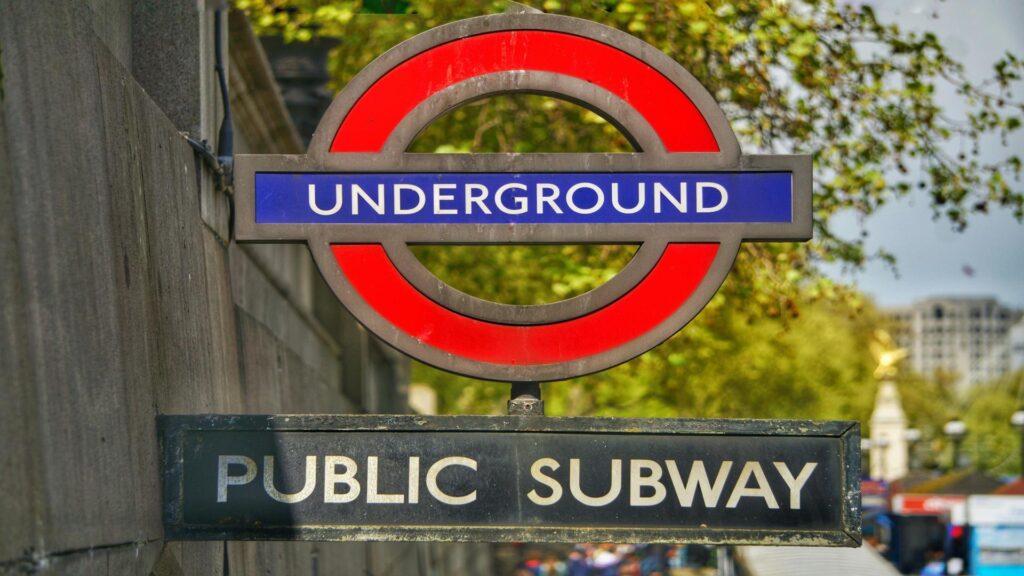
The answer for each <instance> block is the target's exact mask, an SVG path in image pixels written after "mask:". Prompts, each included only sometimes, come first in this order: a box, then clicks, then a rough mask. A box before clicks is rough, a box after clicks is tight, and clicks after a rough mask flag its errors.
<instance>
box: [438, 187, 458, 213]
mask: <svg viewBox="0 0 1024 576" xmlns="http://www.w3.org/2000/svg"><path fill="white" fill-rule="evenodd" d="M456 188H457V186H456V185H455V184H434V214H458V213H459V211H458V210H456V209H455V208H441V202H451V201H452V200H455V196H453V195H452V194H442V193H441V191H442V190H455V189H456Z"/></svg>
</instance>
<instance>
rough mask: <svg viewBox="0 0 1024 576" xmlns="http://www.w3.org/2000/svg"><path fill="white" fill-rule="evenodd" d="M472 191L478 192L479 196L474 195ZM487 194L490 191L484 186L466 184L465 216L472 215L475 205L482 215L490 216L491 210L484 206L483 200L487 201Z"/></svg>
mask: <svg viewBox="0 0 1024 576" xmlns="http://www.w3.org/2000/svg"><path fill="white" fill-rule="evenodd" d="M474 190H476V191H478V192H479V194H474V193H473V191H474ZM488 194H490V191H489V190H488V189H487V186H484V185H483V184H466V214H472V213H473V205H474V204H476V205H477V206H478V207H479V208H480V211H481V212H483V213H484V214H490V213H491V209H490V208H488V207H487V205H486V204H484V200H487V195H488Z"/></svg>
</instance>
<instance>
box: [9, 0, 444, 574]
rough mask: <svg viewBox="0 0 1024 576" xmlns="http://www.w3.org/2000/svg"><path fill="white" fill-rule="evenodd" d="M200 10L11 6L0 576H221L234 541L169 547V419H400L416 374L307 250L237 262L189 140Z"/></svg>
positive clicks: (208, 96) (296, 550) (412, 568)
mask: <svg viewBox="0 0 1024 576" xmlns="http://www.w3.org/2000/svg"><path fill="white" fill-rule="evenodd" d="M205 8H206V7H205V6H204V5H203V4H202V3H196V2H194V1H192V0H174V1H169V2H163V1H161V2H156V1H152V2H150V1H143V2H132V1H129V0H4V1H3V9H2V10H3V17H0V45H2V46H3V51H2V53H0V57H2V66H3V74H4V75H3V94H4V97H3V100H2V102H0V374H3V378H4V382H3V385H0V467H2V469H3V470H5V471H6V473H5V475H4V489H5V493H4V495H3V496H2V497H0V519H2V521H0V574H8V573H11V574H20V573H24V571H25V570H35V571H37V572H38V573H41V574H90V575H92V574H98V575H107V574H110V575H113V574H118V575H120V574H139V575H143V576H146V575H149V574H150V573H152V574H155V575H156V576H179V575H197V576H198V575H202V576H208V575H215V576H216V575H218V574H221V573H222V570H223V566H224V545H223V543H220V542H196V543H166V542H164V541H163V539H162V538H163V530H162V518H161V516H162V510H161V501H162V498H161V493H160V471H159V457H160V456H159V455H160V451H159V446H158V443H157V437H156V430H155V418H156V415H157V414H158V413H204V412H224V413H228V412H269V413H285V412H336V413H347V412H355V411H360V410H362V409H363V407H361V406H360V405H359V404H357V403H358V402H360V401H361V399H362V398H363V397H364V396H366V397H367V399H368V400H367V401H368V402H369V401H370V400H372V405H371V404H368V406H369V407H370V408H372V409H377V410H384V411H391V412H394V411H402V410H404V408H403V404H404V403H403V402H402V399H401V397H400V395H399V394H398V392H397V390H398V382H400V381H401V380H402V379H403V378H405V377H406V376H405V370H406V368H405V366H406V363H405V361H404V360H401V359H399V358H397V357H396V356H393V355H392V353H390V352H388V351H385V350H383V349H379V348H374V346H377V345H376V344H374V343H373V342H372V340H371V339H370V338H369V337H368V336H367V335H366V334H365V333H364V332H362V331H361V329H359V328H357V327H356V326H355V325H354V323H353V321H352V320H351V318H349V317H348V316H347V315H346V314H345V313H344V312H343V310H342V309H341V307H340V305H339V304H338V303H337V301H336V300H335V299H334V298H333V295H331V294H330V293H329V291H327V290H326V287H325V286H324V285H323V282H322V280H320V279H319V277H318V276H317V273H316V272H315V269H314V267H313V266H312V263H311V261H310V259H309V255H308V252H307V251H306V250H305V249H304V248H303V247H301V246H284V247H265V248H255V247H252V248H243V247H239V246H237V245H234V244H231V243H230V242H228V238H227V232H226V220H227V219H226V217H225V216H224V210H221V209H220V208H217V209H216V210H212V209H210V208H209V206H207V208H206V209H205V212H204V206H205V205H206V204H204V202H207V203H208V201H209V200H210V199H214V200H216V199H217V198H219V199H220V200H216V201H217V202H226V201H227V199H228V197H227V196H225V195H223V193H220V194H221V196H216V195H209V194H208V193H209V189H208V187H209V181H210V175H209V170H208V168H207V167H205V166H204V165H203V164H202V163H201V162H199V161H198V160H197V158H196V156H195V155H194V154H193V151H192V149H191V148H190V147H189V146H188V145H187V143H186V142H185V141H184V139H183V138H182V137H181V135H180V134H179V130H181V129H183V127H185V129H187V128H188V127H189V126H200V127H201V126H203V122H204V121H205V120H204V119H206V120H209V119H210V118H213V117H215V116H216V110H215V104H213V103H215V102H216V98H215V94H214V92H215V91H214V90H213V86H212V85H211V84H202V92H201V93H199V92H197V91H198V90H199V89H200V86H199V85H198V84H193V83H194V82H198V78H199V75H198V73H197V70H196V69H195V67H197V66H199V67H202V66H206V65H207V64H208V63H209V62H208V58H209V57H210V56H209V54H206V53H205V52H203V51H204V50H206V49H208V48H210V45H209V42H208V41H207V40H202V39H203V38H207V37H208V36H209V35H210V32H211V30H210V29H209V23H208V22H207V18H208V14H206V13H205ZM129 14H130V15H131V24H130V25H129V24H128V23H127V20H128V15H129ZM161 14H162V15H164V16H167V15H172V16H173V15H177V16H180V18H162V17H160V18H156V17H157V16H160V15H161ZM154 18H156V19H154ZM201 21H202V22H201ZM204 22H205V23H204ZM235 25H236V28H237V25H238V23H237V22H236V23H235ZM197 26H205V27H206V28H204V29H203V30H198V31H197V30H194V29H193V27H197ZM192 37H194V38H199V39H200V40H201V41H199V42H198V44H196V43H190V42H189V41H188V40H187V39H188V38H192ZM129 38H130V39H131V42H130V43H129V42H128V39H129ZM161 42H162V43H163V44H161ZM249 44H250V47H256V48H258V44H256V43H255V42H250V43H249ZM161 45H164V46H167V47H168V48H167V49H166V50H163V49H159V48H158V47H159V46H161ZM201 54H202V55H201ZM210 54H212V52H210ZM246 61H251V62H256V63H259V62H261V61H264V62H265V59H263V60H261V59H260V58H259V57H257V56H255V55H250V57H249V58H247V59H246ZM154 66H155V68H154ZM211 68H212V66H211ZM133 71H134V73H135V74H136V75H137V76H138V77H141V78H143V79H144V80H145V81H146V83H145V84H144V86H145V88H146V89H145V90H144V89H143V86H140V84H139V82H138V81H137V80H138V78H137V77H133ZM179 73H180V74H179ZM245 77H249V78H262V80H261V82H263V83H264V84H265V82H266V78H267V75H266V71H263V72H258V71H257V72H254V73H253V74H249V75H248V76H241V78H245ZM268 89H269V88H268V86H267V85H262V88H261V90H263V91H264V96H267V94H266V90H268ZM190 98H195V101H189V99H190ZM242 98H243V100H244V97H242ZM267 101H273V98H270V100H267ZM248 104H249V106H250V111H254V110H257V109H258V108H256V107H252V102H249V103H248ZM275 114H277V116H276V117H285V116H282V115H283V114H284V111H283V110H278V111H276V112H275ZM169 116H170V118H169ZM207 124H210V122H207ZM239 130H240V133H244V132H245V127H244V126H240V127H239ZM282 130H283V128H282V127H281V126H277V127H275V128H273V129H272V130H270V131H269V132H268V131H266V130H262V131H257V133H254V134H251V135H250V138H248V141H249V142H255V143H259V142H261V141H262V142H263V144H264V145H266V142H265V140H266V139H267V138H270V137H272V135H273V134H275V133H281V131H282ZM285 132H287V130H285ZM261 134H262V136H261ZM261 138H262V140H261ZM242 140H246V139H245V138H242ZM294 145H295V144H294V141H292V142H290V143H288V144H285V145H284V146H285V147H286V148H291V147H294ZM251 151H253V152H259V151H265V150H260V149H256V150H251ZM204 187H206V188H204ZM204 198H205V199H206V200H204ZM222 208H223V206H222ZM346 334H347V335H353V334H354V335H355V337H345V336H344V335H346ZM349 362H350V363H351V365H350V366H347V365H346V363H349ZM361 363H376V365H375V366H370V365H361ZM350 375H351V377H352V378H354V379H356V380H355V381H353V382H346V381H345V379H346V378H348V377H349V376H350ZM367 386H377V387H381V388H383V389H386V392H384V391H381V390H377V391H374V392H373V393H372V394H364V390H365V389H366V387H367ZM343 390H350V391H352V392H353V393H354V394H357V395H358V396H357V397H356V402H357V403H353V402H352V401H351V400H350V399H348V398H346V397H345V395H344V394H343ZM228 551H229V554H228V557H229V563H230V564H231V566H232V572H231V573H232V574H267V573H269V574H317V575H327V574H339V575H341V574H362V573H366V572H367V571H370V572H372V573H374V574H388V573H391V574H415V573H420V572H422V570H421V568H422V566H423V558H425V556H424V554H425V547H423V545H420V544H373V545H368V544H362V543H330V544H310V543H286V542H274V543H232V544H230V545H229V546H228Z"/></svg>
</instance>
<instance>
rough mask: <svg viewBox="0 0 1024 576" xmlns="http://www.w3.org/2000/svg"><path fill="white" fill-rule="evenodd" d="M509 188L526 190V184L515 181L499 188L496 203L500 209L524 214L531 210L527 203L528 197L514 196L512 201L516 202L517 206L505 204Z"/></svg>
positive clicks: (509, 212) (508, 212)
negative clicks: (512, 206) (511, 206)
mask: <svg viewBox="0 0 1024 576" xmlns="http://www.w3.org/2000/svg"><path fill="white" fill-rule="evenodd" d="M509 190H526V185H525V184H519V183H517V182H513V183H511V184H505V185H504V186H502V187H501V188H498V191H497V192H495V194H494V203H495V204H497V205H498V210H501V211H502V212H504V213H505V214H523V213H524V212H526V211H527V210H529V208H530V206H529V204H528V203H527V201H526V198H525V197H523V196H515V197H513V198H512V201H513V202H515V205H516V207H515V208H509V207H508V206H505V200H504V197H505V192H507V191H509Z"/></svg>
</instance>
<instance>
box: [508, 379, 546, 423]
mask: <svg viewBox="0 0 1024 576" xmlns="http://www.w3.org/2000/svg"><path fill="white" fill-rule="evenodd" d="M508 415H509V416H543V415H544V401H543V400H541V399H540V382H514V383H513V384H512V398H511V399H510V400H509V401H508Z"/></svg>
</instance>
